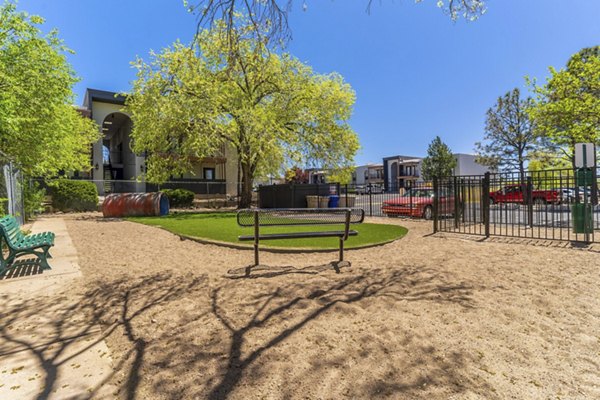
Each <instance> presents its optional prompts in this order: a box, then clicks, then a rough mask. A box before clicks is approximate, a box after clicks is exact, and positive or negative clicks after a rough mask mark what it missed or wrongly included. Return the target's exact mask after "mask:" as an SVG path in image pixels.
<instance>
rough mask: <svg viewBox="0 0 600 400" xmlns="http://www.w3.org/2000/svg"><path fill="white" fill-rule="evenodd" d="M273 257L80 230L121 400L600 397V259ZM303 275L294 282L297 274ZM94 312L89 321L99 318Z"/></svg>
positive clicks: (416, 226) (363, 253)
mask: <svg viewBox="0 0 600 400" xmlns="http://www.w3.org/2000/svg"><path fill="white" fill-rule="evenodd" d="M385 222H392V223H401V224H403V225H405V226H407V227H408V228H409V229H410V231H409V234H408V235H407V236H406V237H405V238H403V239H401V240H400V241H397V242H394V243H392V244H388V245H385V246H382V247H378V248H373V249H367V250H356V251H348V253H347V259H348V260H350V261H351V262H352V267H351V268H346V269H342V271H341V273H339V274H336V273H335V272H334V271H332V270H331V269H329V268H326V267H324V266H323V264H325V263H326V262H328V261H330V260H333V259H334V258H335V257H336V254H335V253H332V254H331V255H328V254H291V255H290V254H287V255H286V254H269V253H264V254H263V255H262V262H264V263H265V264H267V265H269V266H271V267H272V269H271V270H269V271H263V272H261V273H260V274H257V275H253V276H251V278H241V279H232V278H231V277H228V276H226V271H228V270H230V269H232V268H239V267H243V266H246V265H248V264H249V263H250V262H251V260H252V253H251V252H250V251H240V250H233V249H226V248H221V247H217V246H212V245H202V244H199V243H195V242H192V241H181V240H179V238H177V237H176V236H174V235H172V234H170V233H168V232H166V231H163V230H160V229H156V228H152V227H148V226H143V225H139V224H134V223H129V222H122V221H104V220H102V219H100V218H98V217H97V216H96V215H80V216H73V217H72V218H71V219H70V220H68V221H67V225H68V229H69V232H70V233H71V236H72V238H73V242H74V244H75V246H76V247H77V249H78V252H79V254H80V265H81V269H82V272H83V276H84V279H83V280H82V284H81V285H80V286H78V287H77V288H75V289H76V290H75V291H74V293H79V294H80V295H83V298H84V299H85V304H82V305H81V306H83V307H85V308H86V309H87V310H88V316H89V318H90V319H91V320H93V321H94V322H95V323H98V324H100V325H101V326H102V327H103V328H104V330H105V332H107V333H108V337H107V342H108V345H109V348H110V350H111V352H112V355H113V358H114V360H115V364H116V365H117V371H116V374H115V375H114V378H113V380H112V381H111V383H112V384H114V385H116V386H117V387H118V388H119V392H118V393H119V396H120V398H129V399H133V398H137V399H179V398H215V399H218V398H232V399H262V398H267V399H287V398H311V399H312V398H319V399H320V398H322V399H333V398H394V399H398V398H400V399H403V398H406V399H412V398H424V399H425V398H426V399H447V398H461V399H462V398H467V399H469V398H485V399H494V398H498V399H505V398H515V399H522V398H568V399H578V398H581V399H589V398H598V397H600V374H599V372H598V371H599V370H600V365H599V362H598V359H599V356H600V277H599V272H598V271H599V267H600V255H599V254H597V253H594V252H587V251H579V250H572V249H561V248H546V247H536V246H526V245H520V244H506V243H490V242H476V241H472V240H461V239H457V238H444V237H440V236H430V235H428V233H429V231H430V225H429V224H424V223H419V222H410V221H409V222H406V221H397V220H391V221H390V220H385ZM286 266H287V267H288V268H282V267H286ZM86 306H87V307H86Z"/></svg>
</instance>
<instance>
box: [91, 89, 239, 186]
mask: <svg viewBox="0 0 600 400" xmlns="http://www.w3.org/2000/svg"><path fill="white" fill-rule="evenodd" d="M124 104H125V97H124V96H122V95H120V94H118V93H114V92H108V91H104V90H96V89H87V91H86V94H85V99H84V102H83V106H82V107H81V108H80V112H81V113H82V114H83V115H86V116H88V117H89V118H91V119H93V120H94V121H95V122H96V123H97V124H98V126H99V127H100V129H101V131H102V137H101V139H100V140H98V141H97V142H96V143H94V144H93V145H92V156H91V165H92V168H91V173H90V174H89V176H88V178H91V179H92V180H93V181H94V182H95V183H96V185H97V186H98V191H99V193H100V194H101V195H103V194H106V193H111V192H118V193H119V192H146V191H155V190H157V189H158V187H157V185H154V184H150V183H147V182H145V181H144V172H145V171H146V158H145V155H144V154H135V153H134V152H133V151H132V150H131V130H132V127H133V122H132V120H131V117H130V116H129V115H128V114H127V113H126V112H124V111H123V106H124ZM220 153H221V154H216V155H214V156H213V157H209V158H202V159H198V160H197V162H196V163H195V164H194V169H193V171H190V173H188V174H184V175H179V176H172V177H171V178H170V179H169V181H168V182H166V183H165V184H161V186H160V187H161V188H163V189H166V188H185V189H189V190H192V191H193V192H194V193H196V195H198V196H199V197H203V196H204V195H211V196H212V195H223V196H225V195H230V196H233V195H236V194H237V175H238V169H237V157H236V153H235V150H233V149H231V148H227V147H226V146H225V147H223V149H222V151H221V152H220Z"/></svg>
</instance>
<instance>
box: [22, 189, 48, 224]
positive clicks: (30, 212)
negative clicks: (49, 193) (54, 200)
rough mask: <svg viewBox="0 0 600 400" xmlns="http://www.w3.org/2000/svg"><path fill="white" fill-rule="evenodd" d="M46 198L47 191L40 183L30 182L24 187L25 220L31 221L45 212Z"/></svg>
mask: <svg viewBox="0 0 600 400" xmlns="http://www.w3.org/2000/svg"><path fill="white" fill-rule="evenodd" d="M45 198H46V189H44V188H42V187H40V184H39V183H38V182H30V183H29V184H25V185H23V205H24V210H23V211H24V212H25V219H26V220H30V219H31V218H33V217H34V215H35V214H37V213H40V212H42V211H43V210H44V206H43V203H44V199H45Z"/></svg>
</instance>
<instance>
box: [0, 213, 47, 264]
mask: <svg viewBox="0 0 600 400" xmlns="http://www.w3.org/2000/svg"><path fill="white" fill-rule="evenodd" d="M0 234H1V235H2V236H1V237H0V276H3V275H4V274H5V273H6V272H7V271H8V270H10V269H11V268H12V267H13V266H15V265H13V263H14V261H15V258H17V257H19V256H22V255H26V254H32V255H35V256H37V257H38V258H39V260H40V263H41V267H42V269H50V265H48V258H52V256H51V255H50V254H49V253H48V251H49V250H50V247H52V246H54V233H52V232H43V233H36V234H32V235H23V233H22V232H21V229H20V228H19V224H18V222H17V220H16V219H15V217H13V216H12V215H7V216H5V217H2V218H0ZM2 243H6V247H7V250H8V254H7V255H6V257H5V254H4V249H3V246H2Z"/></svg>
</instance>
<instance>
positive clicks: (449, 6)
mask: <svg viewBox="0 0 600 400" xmlns="http://www.w3.org/2000/svg"><path fill="white" fill-rule="evenodd" d="M296 1H298V0H296ZM364 1H365V6H366V9H367V11H370V9H371V6H372V4H373V0H364ZM422 2H423V0H415V3H422ZM184 4H185V5H186V6H187V7H188V9H189V10H190V11H191V12H194V13H195V14H197V15H198V28H199V29H200V27H202V26H211V25H212V24H213V23H214V21H216V20H222V21H224V22H225V25H226V27H227V29H226V30H225V32H227V33H229V32H231V29H232V28H233V27H234V25H235V21H236V13H237V12H241V13H244V14H246V15H248V16H250V22H251V23H252V24H254V25H255V27H260V29H256V30H255V31H254V32H255V33H258V34H259V36H260V37H262V38H265V39H267V40H271V41H283V42H285V41H286V40H287V39H289V38H290V36H291V31H290V29H289V25H288V15H289V12H290V10H291V8H292V6H293V4H294V0H184ZM309 4H310V0H303V7H304V9H306V8H307V7H308V6H309ZM436 4H437V6H438V7H439V8H440V9H442V10H443V11H444V12H446V13H447V14H448V15H449V16H450V17H451V18H452V19H453V20H457V19H459V18H461V17H463V18H466V19H468V20H474V19H476V18H478V17H479V16H480V15H482V14H483V13H485V10H486V9H485V1H484V0H436Z"/></svg>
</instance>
